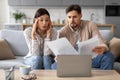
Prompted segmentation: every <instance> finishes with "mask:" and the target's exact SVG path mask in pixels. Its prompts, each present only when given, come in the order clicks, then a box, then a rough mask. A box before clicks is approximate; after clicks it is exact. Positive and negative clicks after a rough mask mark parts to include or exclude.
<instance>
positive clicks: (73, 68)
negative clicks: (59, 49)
mask: <svg viewBox="0 0 120 80" xmlns="http://www.w3.org/2000/svg"><path fill="white" fill-rule="evenodd" d="M91 60H92V56H91V55H58V56H57V76H59V77H88V76H91V62H92V61H91Z"/></svg>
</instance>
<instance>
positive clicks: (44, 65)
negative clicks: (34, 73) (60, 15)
mask: <svg viewBox="0 0 120 80" xmlns="http://www.w3.org/2000/svg"><path fill="white" fill-rule="evenodd" d="M56 35H57V32H56V30H54V29H53V28H52V26H51V20H50V15H49V12H48V11H47V10H46V9H44V8H40V9H38V10H37V11H36V13H35V16H34V20H33V27H32V28H27V29H26V30H25V31H24V36H25V39H26V42H27V45H28V48H29V53H28V54H27V56H25V64H27V65H30V66H31V67H32V69H51V65H52V63H54V54H53V53H52V52H51V50H50V49H49V48H48V46H47V45H46V42H48V41H52V40H55V39H56Z"/></svg>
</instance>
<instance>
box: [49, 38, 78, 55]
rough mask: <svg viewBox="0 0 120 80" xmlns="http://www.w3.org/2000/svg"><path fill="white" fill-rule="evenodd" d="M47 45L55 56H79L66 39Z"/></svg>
mask: <svg viewBox="0 0 120 80" xmlns="http://www.w3.org/2000/svg"><path fill="white" fill-rule="evenodd" d="M47 45H48V47H49V48H50V49H51V50H52V52H53V53H54V54H55V55H78V54H79V53H78V52H77V51H76V50H75V49H74V48H73V47H72V45H71V44H70V42H69V41H68V40H67V39H66V38H60V39H57V40H54V41H50V42H47Z"/></svg>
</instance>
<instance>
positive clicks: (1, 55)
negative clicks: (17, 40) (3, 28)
mask: <svg viewBox="0 0 120 80" xmlns="http://www.w3.org/2000/svg"><path fill="white" fill-rule="evenodd" d="M14 58H15V56H14V54H13V53H12V51H11V49H10V48H9V45H8V44H7V42H6V41H5V40H4V39H0V60H3V59H14Z"/></svg>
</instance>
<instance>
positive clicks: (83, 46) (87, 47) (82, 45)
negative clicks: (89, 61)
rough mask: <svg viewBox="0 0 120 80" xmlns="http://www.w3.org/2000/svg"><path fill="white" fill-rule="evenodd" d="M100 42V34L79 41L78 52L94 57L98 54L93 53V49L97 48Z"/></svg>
mask: <svg viewBox="0 0 120 80" xmlns="http://www.w3.org/2000/svg"><path fill="white" fill-rule="evenodd" d="M98 44H99V39H98V36H95V37H93V38H91V39H89V40H86V41H83V42H79V44H78V47H79V50H78V52H79V53H80V54H85V55H86V54H87V55H92V58H94V57H96V56H97V55H98V54H96V53H93V52H92V49H93V48H95V47H96V46H98Z"/></svg>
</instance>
